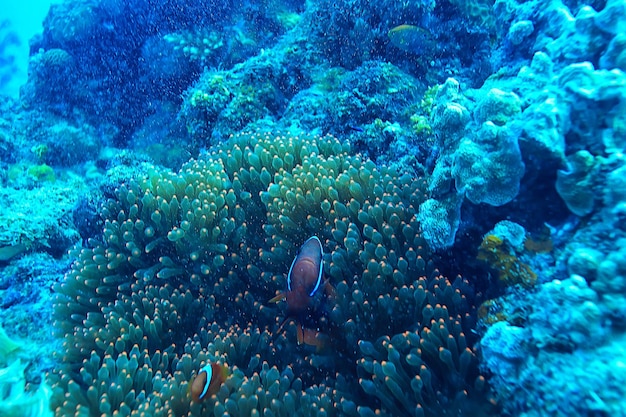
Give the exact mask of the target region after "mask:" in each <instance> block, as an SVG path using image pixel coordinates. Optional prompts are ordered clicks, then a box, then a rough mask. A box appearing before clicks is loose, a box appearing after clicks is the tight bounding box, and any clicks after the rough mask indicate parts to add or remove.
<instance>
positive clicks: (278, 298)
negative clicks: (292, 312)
mask: <svg viewBox="0 0 626 417" xmlns="http://www.w3.org/2000/svg"><path fill="white" fill-rule="evenodd" d="M285 297H287V294H285V293H284V292H279V293H278V294H277V295H276V296H275V297H272V298H271V299H270V301H269V302H270V303H277V302H279V301H283V300H284V299H285Z"/></svg>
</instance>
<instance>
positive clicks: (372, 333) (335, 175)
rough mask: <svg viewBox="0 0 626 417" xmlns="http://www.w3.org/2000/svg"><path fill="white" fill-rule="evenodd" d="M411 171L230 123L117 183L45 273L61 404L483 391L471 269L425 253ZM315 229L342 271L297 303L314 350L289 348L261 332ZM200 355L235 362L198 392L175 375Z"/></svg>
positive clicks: (322, 143)
mask: <svg viewBox="0 0 626 417" xmlns="http://www.w3.org/2000/svg"><path fill="white" fill-rule="evenodd" d="M421 186H423V184H422V183H421V182H420V181H416V180H415V179H413V178H410V177H408V176H406V175H399V174H398V173H396V172H395V171H393V170H391V169H389V168H386V167H384V166H383V167H376V166H375V165H374V164H373V163H372V162H371V161H367V160H362V159H361V158H359V157H356V156H351V155H350V154H349V147H348V145H347V144H345V143H344V144H342V143H340V142H339V141H338V140H336V139H334V138H333V137H330V136H326V137H306V136H295V135H288V134H280V133H279V134H276V135H270V134H263V133H245V134H241V135H237V136H233V137H231V138H230V139H229V140H228V141H227V142H225V143H224V144H223V145H220V146H218V147H216V148H214V150H213V151H212V152H211V153H210V154H207V155H206V156H203V157H201V158H200V159H198V160H192V161H190V162H189V163H187V164H186V165H185V166H184V167H183V168H182V169H181V171H180V173H179V174H172V173H169V172H167V171H154V172H152V173H151V174H150V175H149V177H148V178H146V179H145V180H143V181H140V182H131V183H129V184H126V185H123V186H121V187H120V188H119V190H118V191H117V192H116V198H115V199H111V200H109V201H108V202H107V203H106V204H105V205H104V207H103V208H102V215H103V217H104V219H105V223H104V233H103V241H102V242H97V241H93V240H92V241H91V242H90V246H91V248H90V249H89V248H85V249H81V250H77V251H76V252H74V256H76V261H75V263H74V264H73V266H72V269H71V271H70V272H69V273H68V274H67V277H66V279H65V281H64V282H63V283H61V284H59V285H57V286H56V288H55V290H56V291H57V293H58V295H57V296H56V300H55V321H56V323H57V326H58V328H59V330H60V332H61V334H62V335H63V336H64V337H65V341H64V347H63V349H62V352H63V353H62V356H61V357H60V359H62V361H61V362H62V364H63V365H62V367H61V369H60V371H59V372H58V373H57V374H56V377H55V378H54V380H55V381H56V382H55V384H54V392H55V395H54V397H53V401H54V406H55V408H56V414H57V415H59V416H60V415H68V414H72V413H75V412H76V413H79V411H77V410H85V411H87V410H93V411H92V412H96V410H98V411H97V412H98V413H104V414H105V415H109V414H111V413H116V412H119V413H124V414H127V413H130V412H131V411H135V412H136V411H139V412H148V413H150V414H151V415H164V413H165V412H166V410H170V411H168V412H173V413H174V415H191V414H190V413H195V412H197V410H200V409H207V410H212V411H213V413H216V414H221V413H222V412H223V411H224V410H227V411H228V412H230V413H235V414H237V413H242V412H243V413H244V414H247V413H248V412H249V411H250V410H257V412H259V413H262V414H267V413H269V412H272V413H275V414H276V415H288V414H294V412H295V413H296V415H313V414H316V415H318V414H317V413H319V412H321V410H324V412H325V413H327V414H329V415H333V414H335V413H343V414H347V415H358V414H361V415H364V413H365V415H367V414H368V413H373V412H376V413H383V414H385V413H388V414H393V413H394V412H396V411H397V410H414V409H421V408H423V409H424V411H425V414H426V415H436V414H437V413H439V412H442V411H446V412H451V411H450V410H454V409H463V408H464V407H466V406H468V404H470V402H465V401H462V400H461V399H462V398H463V397H465V396H467V394H464V392H465V390H468V389H469V391H468V393H469V394H470V395H474V394H473V393H479V394H480V395H484V394H485V393H484V392H483V391H481V390H478V391H475V390H473V389H470V388H468V387H472V386H474V381H475V380H476V379H477V378H478V379H480V377H479V376H478V371H477V361H476V358H475V353H474V352H473V351H472V350H471V349H472V345H473V343H474V340H473V338H472V337H470V338H467V337H466V336H465V334H469V333H468V331H469V330H470V329H471V328H472V325H473V319H472V312H473V308H474V307H473V306H474V305H475V304H476V300H474V295H473V293H472V291H471V288H470V287H469V284H468V282H467V280H465V279H463V278H462V277H457V278H456V279H455V280H454V281H449V280H448V279H446V278H445V277H443V276H441V275H440V274H439V273H438V271H437V270H436V269H435V268H434V267H433V265H432V264H431V263H430V262H429V261H428V257H429V255H428V250H427V248H426V247H425V246H424V241H423V240H422V238H421V236H420V235H419V224H418V223H417V220H416V218H415V214H416V209H417V207H418V205H419V203H420V202H421V200H422V199H423V198H424V196H423V191H422V189H421V188H420V187H421ZM311 235H316V236H319V237H320V239H321V241H322V242H323V245H324V247H325V251H326V255H325V256H324V271H325V273H326V276H327V277H328V279H329V280H330V282H331V283H332V284H333V285H334V286H335V288H336V290H335V292H336V294H335V296H334V297H333V298H334V300H335V302H334V303H332V305H329V306H328V309H327V311H323V312H320V313H321V314H320V316H319V317H310V318H309V320H313V321H314V323H315V326H316V328H319V330H320V331H321V332H323V333H325V334H326V335H328V337H329V340H330V341H331V346H330V348H329V351H327V352H322V353H319V354H315V353H312V352H309V351H307V350H302V349H297V347H296V345H295V335H294V331H295V330H294V328H293V326H288V327H287V332H286V334H285V335H284V336H283V335H272V334H271V331H272V330H273V329H275V326H276V325H277V318H278V317H279V316H281V314H278V312H277V310H276V309H274V308H271V307H270V306H269V304H268V303H267V300H269V299H270V298H271V297H272V296H273V295H275V294H276V293H277V292H278V291H279V290H280V289H282V288H283V286H284V285H285V284H284V278H283V276H284V274H285V273H286V272H287V270H288V268H289V264H290V262H291V260H292V259H293V255H294V254H295V251H296V249H297V247H298V246H299V245H298V244H299V243H300V242H303V241H304V240H306V238H308V237H309V236H311ZM218 323H222V324H218ZM228 323H230V324H228ZM403 332H408V333H403ZM411 334H413V336H411ZM394 335H396V336H394ZM403 335H404V336H403ZM381 337H382V339H379V338H381ZM385 337H386V338H387V339H385ZM415 337H417V339H415ZM402 339H403V340H404V341H402ZM380 340H383V345H382V346H386V347H384V349H387V350H388V349H390V347H389V346H387V345H385V342H384V340H391V341H393V343H394V345H395V344H396V343H397V345H398V349H400V350H399V351H398V352H396V353H393V354H392V358H393V361H394V362H393V366H395V367H396V371H397V372H398V373H397V374H395V373H394V372H393V368H391V367H390V366H391V363H389V364H388V365H384V366H383V368H384V369H385V372H386V375H387V376H388V377H390V378H394V379H397V378H402V379H401V380H400V379H398V380H396V383H397V382H402V381H403V380H404V379H405V378H407V377H408V378H409V379H413V378H417V381H418V382H413V383H412V386H413V394H412V395H411V396H410V397H404V396H403V397H402V398H397V389H396V388H394V386H393V385H389V384H390V383H387V382H385V383H384V385H381V382H382V381H381V382H379V378H381V375H380V374H379V370H378V369H379V367H380V366H381V365H380V364H379V363H378V361H379V360H380V359H381V353H380V352H379V350H380V349H381V347H379V344H380V343H381V342H380ZM414 343H417V344H416V345H415V344H414ZM357 346H359V350H357ZM411 346H413V347H412V348H411ZM416 349H418V350H416ZM420 351H421V352H423V353H422V355H421V356H420V355H418V352H420ZM279 352H280V353H279ZM377 352H378V353H377ZM361 355H365V356H363V357H362V356H361ZM390 355H391V353H390ZM359 357H361V358H362V359H360V360H359ZM403 357H406V359H402V358H403ZM207 360H210V361H211V362H216V361H217V362H220V363H224V364H227V365H228V366H230V367H232V369H233V373H232V375H231V377H229V378H228V379H227V380H226V382H225V383H224V385H223V386H222V388H221V389H220V391H219V392H218V393H217V394H216V395H215V396H214V397H212V398H211V399H210V400H208V401H207V402H206V404H191V402H190V399H189V397H188V394H187V385H188V383H189V381H190V379H191V377H192V375H193V372H194V371H196V370H197V369H199V368H200V366H201V365H202V364H203V363H205V362H206V361H207ZM357 363H358V369H359V370H358V373H359V375H360V379H358V380H357V377H356V375H355V374H356V368H357ZM450 366H452V367H453V369H455V372H454V373H453V374H448V371H447V370H448V369H449V367H450ZM403 368H404V369H403ZM74 369H76V371H74ZM296 375H297V377H296ZM428 375H431V377H430V380H429V379H428ZM368 381H369V382H368ZM419 381H422V382H419ZM357 383H360V385H361V387H363V389H364V391H365V392H366V393H367V394H369V395H373V397H370V398H369V399H368V398H367V397H366V396H363V395H361V394H358V393H356V391H355V386H356V384H357ZM111 384H113V387H111ZM479 385H480V384H479ZM81 386H88V387H90V388H89V389H88V390H87V391H86V392H85V391H81V390H80V389H79V387H81ZM390 389H391V390H392V391H390ZM437 393H439V394H437ZM476 395H478V394H476ZM448 398H456V400H454V401H452V402H449V401H448ZM396 401H400V403H396ZM398 407H400V408H398ZM246 410H247V411H246ZM367 410H369V411H367ZM375 410H376V411H375Z"/></svg>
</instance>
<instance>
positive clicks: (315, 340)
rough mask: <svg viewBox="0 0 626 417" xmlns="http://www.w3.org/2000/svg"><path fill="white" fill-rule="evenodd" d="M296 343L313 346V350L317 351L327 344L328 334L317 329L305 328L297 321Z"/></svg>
mask: <svg viewBox="0 0 626 417" xmlns="http://www.w3.org/2000/svg"><path fill="white" fill-rule="evenodd" d="M297 334H298V344H299V345H301V344H305V345H308V346H313V347H315V352H317V353H319V352H321V351H322V350H324V349H325V348H326V347H327V346H328V340H329V339H328V336H326V335H325V334H322V333H320V332H318V331H317V330H313V329H307V328H306V327H302V325H301V324H300V323H298V329H297Z"/></svg>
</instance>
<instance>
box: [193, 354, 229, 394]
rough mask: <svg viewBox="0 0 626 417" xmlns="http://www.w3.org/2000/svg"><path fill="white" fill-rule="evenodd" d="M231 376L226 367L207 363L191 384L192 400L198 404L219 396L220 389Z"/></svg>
mask: <svg viewBox="0 0 626 417" xmlns="http://www.w3.org/2000/svg"><path fill="white" fill-rule="evenodd" d="M229 375H230V370H229V369H228V367H227V366H226V365H220V364H218V363H207V364H206V365H204V366H203V367H202V368H200V370H199V371H198V375H196V377H195V378H194V379H193V380H192V381H191V384H189V392H190V393H191V399H192V400H193V401H195V402H197V403H199V402H202V401H204V400H206V399H207V398H209V397H211V395H213V394H217V392H218V391H219V390H220V387H221V386H222V384H223V383H224V381H226V378H228V376H229Z"/></svg>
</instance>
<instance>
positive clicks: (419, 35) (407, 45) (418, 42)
mask: <svg viewBox="0 0 626 417" xmlns="http://www.w3.org/2000/svg"><path fill="white" fill-rule="evenodd" d="M387 36H388V37H389V40H390V41H391V44H392V45H393V46H395V47H396V48H399V49H402V50H403V51H405V52H409V53H412V54H424V53H426V52H430V51H433V50H434V46H435V42H434V39H433V35H432V33H430V31H428V30H427V29H424V28H423V27H420V26H415V25H399V26H396V27H395V28H393V29H391V30H390V31H389V32H387Z"/></svg>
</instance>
